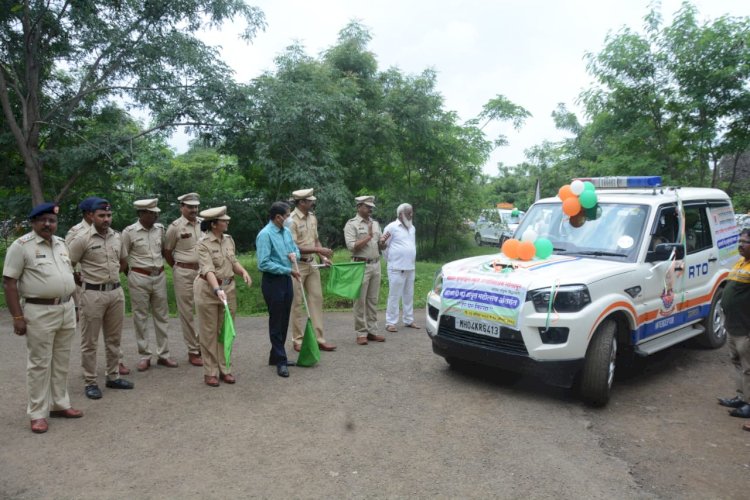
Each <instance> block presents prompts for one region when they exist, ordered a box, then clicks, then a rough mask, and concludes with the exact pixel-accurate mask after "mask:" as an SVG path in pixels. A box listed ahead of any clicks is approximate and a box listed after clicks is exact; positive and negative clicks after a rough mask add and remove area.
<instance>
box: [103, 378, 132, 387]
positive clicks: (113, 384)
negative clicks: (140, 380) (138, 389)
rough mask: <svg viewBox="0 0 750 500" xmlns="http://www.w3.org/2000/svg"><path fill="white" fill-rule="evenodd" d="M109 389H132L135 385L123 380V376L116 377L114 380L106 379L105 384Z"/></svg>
mask: <svg viewBox="0 0 750 500" xmlns="http://www.w3.org/2000/svg"><path fill="white" fill-rule="evenodd" d="M105 385H106V386H107V387H109V388H110V389H132V388H133V387H135V385H134V384H133V382H129V381H127V380H125V379H124V378H118V379H115V380H107V383H106V384H105Z"/></svg>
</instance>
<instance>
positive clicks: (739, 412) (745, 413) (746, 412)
mask: <svg viewBox="0 0 750 500" xmlns="http://www.w3.org/2000/svg"><path fill="white" fill-rule="evenodd" d="M729 414H730V415H731V416H733V417H740V418H750V405H748V404H746V405H744V406H741V407H739V408H735V409H734V410H732V411H730V412H729Z"/></svg>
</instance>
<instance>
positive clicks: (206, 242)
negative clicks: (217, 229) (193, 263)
mask: <svg viewBox="0 0 750 500" xmlns="http://www.w3.org/2000/svg"><path fill="white" fill-rule="evenodd" d="M197 250H198V264H199V265H200V271H199V272H200V274H201V275H205V274H206V273H207V272H209V271H212V272H213V273H214V274H215V275H216V278H217V279H218V280H225V279H227V278H231V277H232V276H234V270H233V266H234V263H235V262H237V257H236V255H235V253H234V240H233V239H232V237H231V236H229V235H228V234H224V235H223V238H222V239H221V240H219V238H217V237H216V235H215V234H214V233H212V232H211V231H208V232H207V233H206V234H204V235H203V237H202V238H201V239H200V241H199V242H198V245H197Z"/></svg>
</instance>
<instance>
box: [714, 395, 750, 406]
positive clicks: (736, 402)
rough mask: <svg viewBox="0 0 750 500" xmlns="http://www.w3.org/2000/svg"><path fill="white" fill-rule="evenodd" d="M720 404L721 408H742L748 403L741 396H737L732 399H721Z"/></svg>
mask: <svg viewBox="0 0 750 500" xmlns="http://www.w3.org/2000/svg"><path fill="white" fill-rule="evenodd" d="M719 404H720V405H721V406H726V407H727V408H740V407H742V406H744V405H745V404H746V403H745V402H744V401H743V400H742V399H741V398H740V397H739V396H735V397H733V398H732V399H729V398H719Z"/></svg>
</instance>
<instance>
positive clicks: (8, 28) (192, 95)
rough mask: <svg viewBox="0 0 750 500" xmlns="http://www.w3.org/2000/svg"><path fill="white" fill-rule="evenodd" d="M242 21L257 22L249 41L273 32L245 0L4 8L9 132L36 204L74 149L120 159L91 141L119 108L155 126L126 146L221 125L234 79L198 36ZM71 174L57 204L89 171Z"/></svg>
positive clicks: (1, 52) (29, 0) (4, 4)
mask: <svg viewBox="0 0 750 500" xmlns="http://www.w3.org/2000/svg"><path fill="white" fill-rule="evenodd" d="M238 16H239V17H242V18H244V19H245V21H246V23H247V28H246V30H245V32H244V33H243V38H244V39H245V40H249V39H250V38H252V36H253V35H254V34H255V32H256V30H258V29H261V28H263V27H264V18H263V14H262V12H261V11H260V10H258V9H257V8H254V7H250V6H248V5H246V4H245V3H244V2H243V1H242V0H182V1H179V2H166V1H159V0H147V1H138V0H100V1H97V2H78V1H72V0H46V1H42V0H0V105H1V106H2V112H3V117H4V120H3V122H4V125H3V127H4V128H7V129H8V130H9V131H10V132H11V134H12V136H13V139H14V142H15V145H16V148H17V151H18V155H19V160H20V161H21V162H22V164H20V165H18V167H19V168H23V171H24V174H25V176H26V178H27V179H28V183H29V187H30V191H31V198H32V203H33V204H36V203H39V202H41V201H42V200H43V199H44V197H45V194H47V193H46V190H45V177H46V176H47V175H49V174H50V173H51V172H53V171H54V170H55V169H57V168H60V166H61V164H60V162H59V160H60V157H61V156H65V153H64V151H63V150H64V148H65V147H66V145H68V144H74V143H77V144H82V143H83V144H88V145H89V146H91V147H92V148H95V149H96V148H98V149H99V150H100V151H101V153H102V154H104V155H108V154H110V152H111V151H112V147H113V145H112V144H110V143H107V142H104V143H102V142H99V141H98V140H96V141H94V142H91V141H90V140H89V139H90V138H88V137H86V136H87V135H88V130H87V125H88V124H89V120H91V119H93V118H94V117H95V116H97V115H99V114H101V112H102V110H103V109H104V108H106V107H109V106H111V105H112V104H111V100H114V99H116V100H118V101H120V102H124V103H125V104H126V105H128V106H137V107H143V108H145V109H147V110H148V111H149V112H150V113H151V114H152V117H153V123H152V124H151V125H150V126H149V127H148V128H147V129H146V130H142V131H137V132H136V131H134V133H133V134H132V135H130V137H127V138H123V139H122V141H120V142H119V143H118V145H121V144H122V143H123V142H124V143H127V142H128V141H132V140H134V139H136V138H138V137H141V136H143V135H145V134H147V133H150V132H153V131H155V130H164V129H169V128H170V127H174V126H176V125H189V126H191V127H194V128H195V129H198V130H201V129H202V128H205V127H211V126H214V125H215V124H216V122H217V121H218V120H219V119H220V110H221V109H222V106H223V100H224V98H225V97H226V96H227V95H231V94H232V86H233V83H232V81H231V79H230V75H231V71H230V70H229V69H228V68H227V67H226V66H225V65H224V64H223V63H222V62H221V61H220V60H219V58H218V57H217V54H216V51H215V50H214V49H212V48H211V47H208V46H206V45H205V44H204V43H202V42H201V41H199V40H198V39H197V38H196V37H195V34H196V32H197V31H198V30H200V29H202V28H204V27H215V26H218V25H220V24H221V23H222V22H223V21H226V20H230V19H233V18H235V17H238ZM68 157H70V155H68ZM66 167H69V168H70V171H69V172H66V174H67V181H70V182H65V183H63V185H62V188H61V189H62V190H61V191H60V192H58V193H57V196H56V198H57V199H60V198H61V197H62V196H64V194H65V191H66V186H68V187H69V186H70V185H71V183H72V182H74V181H75V177H76V175H80V173H81V169H82V168H84V165H82V164H79V163H78V162H74V164H72V165H70V164H69V165H66Z"/></svg>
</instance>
